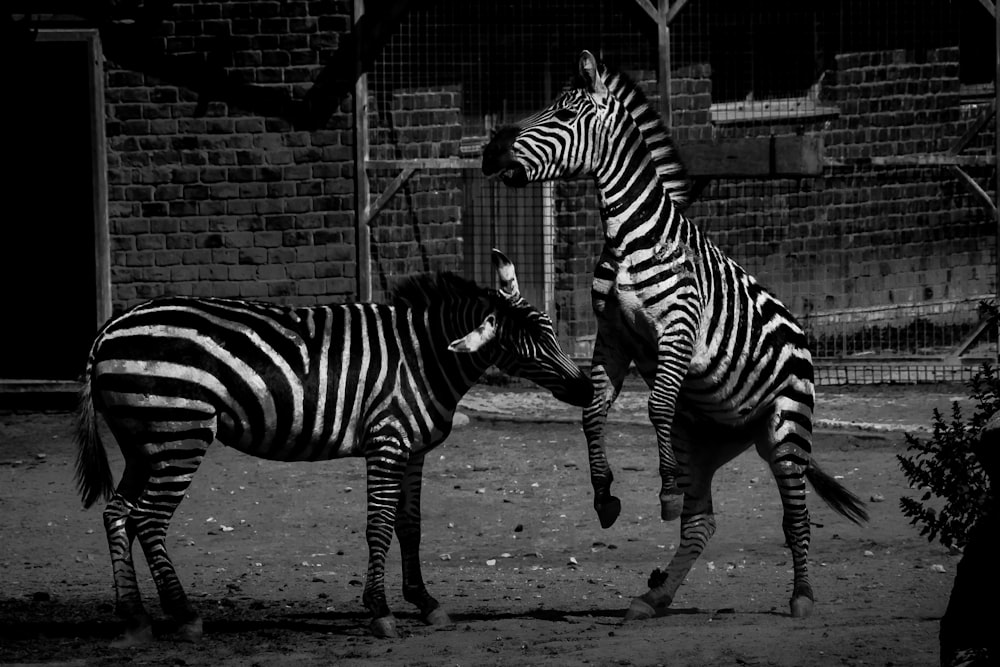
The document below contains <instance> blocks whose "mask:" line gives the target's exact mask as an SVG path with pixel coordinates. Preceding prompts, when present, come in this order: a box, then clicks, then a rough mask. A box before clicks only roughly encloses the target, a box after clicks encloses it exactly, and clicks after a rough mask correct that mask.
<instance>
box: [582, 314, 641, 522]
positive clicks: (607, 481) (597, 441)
mask: <svg viewBox="0 0 1000 667" xmlns="http://www.w3.org/2000/svg"><path fill="white" fill-rule="evenodd" d="M630 362H631V359H629V358H627V357H626V356H625V355H624V354H623V353H622V352H621V351H620V349H616V347H615V346H614V345H613V344H612V343H611V342H609V337H608V333H607V331H606V330H605V327H603V326H601V325H600V322H599V326H598V332H597V340H596V342H595V344H594V356H593V362H592V364H591V371H590V374H591V381H592V382H593V384H594V397H593V399H592V400H591V403H590V405H589V406H587V407H586V408H584V409H583V432H584V435H585V436H586V438H587V456H588V459H589V462H590V483H591V485H592V486H593V487H594V509H595V510H596V511H597V517H598V519H599V520H600V522H601V527H602V528H610V527H611V526H612V525H613V524H614V522H615V521H616V520H617V519H618V515H619V514H620V513H621V509H622V505H621V501H620V500H618V498H616V497H615V496H613V495H611V482H613V481H614V475H613V474H612V472H611V466H609V465H608V458H607V454H606V452H605V449H604V429H605V427H606V426H607V422H608V410H609V409H610V408H611V405H612V404H613V403H614V402H615V399H616V398H618V394H619V392H620V391H621V388H622V383H623V382H624V381H625V374H626V372H627V371H628V365H629V363H630Z"/></svg>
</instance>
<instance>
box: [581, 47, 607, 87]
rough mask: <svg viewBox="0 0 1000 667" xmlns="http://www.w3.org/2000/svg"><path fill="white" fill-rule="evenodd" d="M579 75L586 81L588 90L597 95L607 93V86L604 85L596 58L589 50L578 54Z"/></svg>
mask: <svg viewBox="0 0 1000 667" xmlns="http://www.w3.org/2000/svg"><path fill="white" fill-rule="evenodd" d="M580 76H581V77H583V79H584V81H586V82H587V84H588V88H589V89H590V92H592V93H594V94H597V95H605V94H607V92H608V87H607V86H605V85H604V79H603V78H602V77H601V69H600V66H599V65H598V64H597V58H595V57H594V54H593V53H591V52H590V51H584V52H583V53H581V54H580Z"/></svg>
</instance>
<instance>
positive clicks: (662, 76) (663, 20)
mask: <svg viewBox="0 0 1000 667" xmlns="http://www.w3.org/2000/svg"><path fill="white" fill-rule="evenodd" d="M659 2H660V7H659V14H658V16H657V20H656V34H657V49H658V53H659V58H657V61H656V63H657V72H656V80H657V88H658V91H659V94H660V117H661V118H663V123H664V124H665V125H666V126H667V129H668V130H669V129H670V128H671V127H673V124H672V120H673V118H672V116H673V114H672V105H671V99H670V97H671V94H672V92H671V83H672V81H671V79H672V78H673V75H672V74H671V66H670V24H669V23H668V22H667V15H668V14H669V13H670V0H659Z"/></svg>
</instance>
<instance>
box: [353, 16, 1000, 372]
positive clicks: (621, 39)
mask: <svg viewBox="0 0 1000 667" xmlns="http://www.w3.org/2000/svg"><path fill="white" fill-rule="evenodd" d="M672 4H674V5H679V4H680V5H683V6H682V7H681V9H679V11H677V13H676V16H675V17H674V19H673V21H672V23H671V24H670V32H669V55H670V76H671V86H670V90H671V100H670V108H671V114H670V117H669V119H668V121H669V123H670V126H671V130H672V133H673V135H674V137H675V140H676V141H677V142H678V144H679V147H680V152H681V156H682V158H685V159H686V156H695V155H696V151H697V148H698V146H699V145H703V144H705V143H714V144H719V143H720V142H727V141H728V142H735V143H734V145H739V146H746V147H748V148H747V150H749V151H750V154H752V155H756V156H760V155H763V158H760V159H763V160H764V161H765V162H766V161H767V160H768V159H770V160H771V167H772V171H774V169H773V167H774V164H775V157H774V156H775V145H776V141H780V140H783V139H784V138H786V137H793V138H794V137H799V138H802V137H807V138H816V144H815V145H818V146H819V147H820V150H819V154H820V157H821V160H822V169H821V173H771V174H765V175H764V176H759V175H758V176H755V177H750V176H732V175H729V174H725V173H711V172H709V173H701V174H695V184H696V190H697V192H698V193H699V194H698V198H697V200H696V201H695V203H694V204H693V205H692V206H691V208H690V209H689V211H688V213H689V215H690V217H691V218H692V219H693V220H694V221H695V222H696V224H698V225H699V226H700V227H701V228H702V229H703V230H704V231H705V232H706V233H707V234H708V235H709V236H710V237H711V238H712V239H713V240H714V241H715V242H716V243H718V244H719V245H720V247H722V248H723V249H724V250H726V251H727V252H728V253H729V254H730V255H731V256H733V257H734V258H735V259H736V260H737V261H739V262H740V263H741V264H742V265H743V266H744V267H746V268H747V269H748V270H749V271H750V272H751V273H752V274H754V275H755V276H756V277H757V278H758V279H759V280H760V281H761V282H763V283H764V284H765V285H767V286H768V287H769V288H770V289H771V290H772V291H774V292H775V293H776V294H777V295H778V296H779V297H780V298H781V299H782V300H783V301H784V302H785V303H786V304H787V305H788V306H789V307H790V308H791V309H792V311H793V313H794V314H795V315H796V316H797V317H798V318H799V319H800V322H801V323H802V324H803V325H804V327H805V328H806V330H807V332H808V334H809V336H810V341H811V343H812V351H813V353H814V357H815V358H816V360H817V364H818V367H819V379H820V381H821V382H885V381H904V382H912V381H924V380H943V379H961V378H965V377H968V376H969V375H971V373H972V372H974V371H975V369H976V366H977V363H978V361H979V360H982V359H984V358H986V359H989V358H992V359H995V358H996V356H997V332H996V327H995V326H987V325H985V324H984V319H983V316H982V315H981V313H980V308H979V306H980V303H981V302H982V301H983V300H989V299H995V297H996V294H997V269H996V266H997V224H996V222H995V221H994V219H993V218H992V212H991V211H990V210H989V208H988V206H987V204H986V203H984V201H983V200H982V198H977V197H976V195H975V192H974V187H970V186H969V182H971V183H973V184H975V186H978V188H980V189H981V190H982V191H983V192H984V193H986V194H987V195H988V196H990V197H992V198H993V201H996V191H995V190H996V167H995V162H994V147H995V145H996V118H995V114H994V115H993V117H992V118H991V119H989V120H987V121H985V122H981V119H985V118H988V117H989V114H990V110H991V109H992V108H993V107H992V105H993V100H994V95H995V93H994V82H993V79H994V76H995V67H994V66H993V63H994V62H995V48H996V47H995V32H994V24H993V23H992V22H991V21H990V20H988V19H989V18H990V17H989V15H988V14H987V13H986V11H985V10H984V8H983V6H982V5H981V4H980V3H979V2H977V1H976V0H965V1H958V2H955V1H951V2H949V1H948V0H919V1H917V2H912V1H908V0H877V1H864V2H862V1H861V0H842V1H840V2H819V1H801V0H796V1H792V0H781V1H777V2H774V1H772V2H762V1H746V0H744V1H741V2H734V1H732V0H691V1H690V2H687V3H686V4H684V3H672ZM650 7H651V6H650V5H649V4H648V3H641V2H638V1H633V2H622V1H614V0H602V1H599V2H585V1H583V0H554V1H550V2H543V1H542V0H534V1H532V0H526V1H523V2H501V3H493V2H479V1H475V0H473V1H469V0H466V1H464V2H458V1H455V0H440V1H437V2H433V3H421V4H418V5H415V6H414V8H413V9H412V10H411V11H410V12H409V13H408V15H407V16H406V17H405V18H404V19H403V21H402V24H401V26H400V27H399V29H398V31H397V32H396V34H394V35H393V37H392V38H391V39H390V40H389V42H388V44H387V45H386V47H385V48H384V49H383V51H382V53H381V55H380V56H379V58H378V59H377V62H376V64H375V67H374V70H373V71H372V73H371V75H370V77H369V93H370V127H371V136H370V142H371V146H372V157H373V159H374V160H375V163H374V164H375V168H374V169H373V170H372V172H371V175H372V193H373V198H377V197H378V196H379V194H380V193H383V192H386V191H387V190H389V189H392V188H394V187H398V191H397V192H396V194H395V196H394V197H392V198H389V199H388V200H387V201H386V202H383V204H384V207H383V208H382V209H381V210H380V212H379V213H378V215H377V217H376V218H375V219H374V220H373V223H372V238H373V253H372V254H373V262H374V264H375V268H374V270H373V275H374V276H375V279H374V283H375V294H376V296H377V297H378V296H382V295H384V294H385V293H386V291H387V290H388V289H390V288H391V285H392V284H393V282H394V281H395V280H396V279H398V278H400V277H403V276H405V275H407V274H408V273H412V272H413V271H417V270H433V269H449V270H456V271H459V272H462V273H464V274H465V275H467V276H468V277H471V278H474V279H476V280H477V281H480V282H489V281H490V280H491V276H492V273H491V270H490V266H489V249H490V248H492V247H499V248H500V249H502V250H504V251H505V252H506V253H508V255H510V256H511V258H512V259H513V260H514V262H515V264H516V265H517V267H518V271H519V278H520V283H521V285H522V290H523V291H524V292H525V294H526V296H528V298H529V299H530V300H532V301H533V302H534V303H536V304H537V305H539V306H541V307H544V308H545V309H546V310H548V311H549V312H550V313H551V314H552V315H553V318H554V320H555V321H556V325H557V330H558V332H559V334H560V337H561V340H562V342H563V344H564V346H565V347H566V348H567V349H569V350H570V351H571V352H573V353H574V354H576V355H577V356H579V357H580V358H581V359H586V358H587V357H589V352H590V347H591V346H592V343H593V335H594V332H595V330H596V322H595V320H594V317H593V315H592V313H591V310H590V308H591V306H590V295H589V287H590V278H591V274H592V270H593V265H594V261H595V259H596V257H597V256H598V254H599V252H600V249H601V246H602V243H603V237H602V232H601V222H600V217H599V213H598V204H597V200H596V194H595V192H594V189H593V186H592V185H591V184H589V183H587V182H584V181H579V182H577V181H566V182H558V183H553V184H544V185H536V186H532V187H528V188H525V189H521V190H512V189H508V188H505V187H504V186H502V185H499V184H498V183H495V182H491V181H488V180H486V179H484V178H483V177H482V175H481V171H480V170H479V161H480V159H481V157H480V156H481V150H482V146H483V145H484V144H485V143H486V142H487V141H488V139H489V136H490V133H491V132H492V131H493V130H494V129H496V128H497V127H499V126H502V125H504V124H507V123H511V122H516V121H517V120H518V119H520V118H522V117H524V116H526V115H528V114H531V113H533V112H535V111H537V110H539V109H541V108H542V107H543V106H545V105H546V104H548V103H549V102H550V101H551V100H552V99H553V98H554V97H555V96H556V95H557V94H558V93H559V91H560V90H562V88H563V87H564V86H565V85H566V84H567V83H568V81H569V80H570V78H571V77H572V75H573V74H574V72H575V68H576V62H577V56H578V54H579V52H580V51H581V50H582V49H589V50H591V51H593V52H595V53H597V54H599V55H600V56H601V57H602V58H603V59H604V61H605V62H607V63H608V64H609V65H610V66H611V67H614V68H617V69H621V70H623V71H626V72H628V73H629V74H630V75H631V76H632V78H633V79H635V80H637V81H639V82H640V83H641V86H642V87H643V88H644V90H646V92H647V94H648V95H649V96H651V97H652V98H653V100H652V101H653V102H654V103H658V100H657V99H656V94H657V91H658V86H657V72H658V71H659V65H660V63H659V58H660V51H659V44H660V40H661V36H660V34H659V30H660V27H659V25H658V24H657V22H656V21H655V20H654V18H655V17H654V16H653V15H652V14H651V12H650V11H647V10H648V9H650ZM973 129H975V130H976V131H975V132H973V131H972V130H973ZM741 142H742V143H741ZM796 145H798V144H796ZM759 148H761V149H762V152H761V151H758V149H759ZM957 149H960V150H957ZM754 151H757V152H754ZM959 153H960V154H961V155H962V156H964V157H965V158H968V159H965V161H963V162H957V161H955V160H952V161H951V162H947V161H943V160H941V159H940V157H941V156H947V155H951V156H952V157H954V156H955V155H958V154H959ZM956 166H958V167H960V168H961V169H962V170H963V172H962V174H959V173H957V172H956ZM963 175H964V177H963Z"/></svg>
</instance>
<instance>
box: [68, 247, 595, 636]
mask: <svg viewBox="0 0 1000 667" xmlns="http://www.w3.org/2000/svg"><path fill="white" fill-rule="evenodd" d="M494 260H495V263H496V265H497V270H498V274H499V277H500V284H501V288H500V289H499V290H494V289H485V288H481V287H478V286H476V285H475V284H474V283H471V282H469V281H466V280H463V279H462V278H459V277H457V276H454V275H451V274H437V275H430V274H428V275H422V276H419V277H416V278H414V279H411V280H409V281H408V282H406V283H405V284H403V285H402V286H401V287H400V288H398V289H397V290H396V292H395V295H394V296H395V298H394V302H393V303H392V304H391V305H380V304H347V305H337V306H320V307H311V308H285V307H280V306H275V305H269V304H262V303H251V302H246V301H236V300H228V299H198V298H180V297H178V298H164V299H158V300H155V301H150V302H147V303H144V304H142V305H139V306H137V307H135V308H133V309H131V310H129V311H128V312H126V313H125V314H123V315H121V316H119V317H117V318H115V319H113V320H112V321H110V322H109V323H108V324H107V325H105V327H104V328H103V329H102V331H101V332H100V333H99V334H98V336H97V339H96V340H95V342H94V345H93V347H92V349H91V353H90V358H89V360H88V362H87V369H86V375H85V378H84V386H83V390H82V401H81V407H80V412H79V429H78V442H79V454H78V461H77V481H78V485H79V488H80V492H81V495H82V497H83V501H84V504H85V506H90V505H92V504H93V503H94V502H96V501H97V500H98V499H100V498H102V497H103V498H106V499H109V503H108V505H107V507H106V509H105V510H104V520H105V526H106V528H107V533H108V541H109V545H110V549H111V558H112V565H113V569H114V578H115V588H116V594H117V612H118V614H119V615H120V616H121V617H122V618H123V620H125V622H126V627H127V629H126V634H125V636H124V637H123V639H122V641H123V642H124V643H134V642H142V641H145V640H148V639H149V638H150V637H151V630H150V622H149V616H148V614H147V613H146V611H145V610H144V608H143V605H142V602H141V600H140V597H139V590H138V586H137V584H136V578H135V568H134V564H133V562H132V553H131V544H132V541H133V539H134V538H138V540H139V543H140V544H141V546H142V549H143V552H144V554H145V556H146V560H147V562H148V564H149V567H150V570H151V572H152V574H153V579H154V581H155V583H156V587H157V590H158V592H159V595H160V599H161V602H162V604H163V606H164V609H165V611H167V613H168V614H169V615H170V616H171V617H173V619H174V620H175V621H176V622H177V623H178V624H179V631H180V633H181V635H182V636H184V637H186V638H197V637H198V636H200V634H201V621H200V620H199V618H198V615H197V613H196V611H195V610H194V608H193V607H192V606H191V604H190V603H189V602H188V600H187V598H186V596H185V594H184V590H183V588H182V586H181V584H180V581H179V580H178V578H177V574H176V572H175V570H174V567H173V564H172V563H171V561H170V558H169V557H168V556H167V553H166V550H165V546H164V541H165V537H166V532H167V527H168V524H169V521H170V518H171V516H172V515H173V513H174V511H175V509H176V508H177V506H178V504H179V503H180V502H181V500H182V498H183V497H184V494H185V492H186V490H187V488H188V485H189V484H190V483H191V479H192V477H193V475H194V473H195V471H196V470H197V469H198V465H199V464H200V463H201V461H202V459H203V457H204V456H205V454H206V451H207V449H208V447H209V445H210V444H211V443H212V441H213V440H218V441H219V442H221V443H222V444H224V445H227V446H229V447H233V448H235V449H238V450H240V451H242V452H245V453H247V454H251V455H253V456H258V457H263V458H267V459H273V460H280V461H324V460H327V459H333V458H340V457H346V456H361V457H364V458H365V460H366V465H367V476H368V528H367V540H368V548H369V564H368V573H367V581H366V583H365V589H364V593H363V601H364V603H365V606H366V607H367V608H368V610H369V611H370V612H371V614H372V616H373V619H374V621H373V629H374V631H375V632H376V633H377V634H380V635H395V634H396V631H395V626H394V621H393V617H392V614H391V612H390V610H389V607H388V605H387V604H386V599H385V592H384V587H383V578H384V565H385V558H386V552H387V550H388V548H389V545H390V542H391V540H392V534H393V531H394V530H395V532H396V534H397V536H398V537H399V540H400V545H401V550H402V554H403V581H404V583H403V591H404V596H405V598H406V599H407V600H408V601H410V602H412V603H414V604H416V605H417V607H418V608H419V609H420V611H421V613H422V614H423V616H424V618H425V619H427V620H428V622H432V623H442V622H446V621H447V619H448V617H447V614H445V613H444V612H443V611H441V610H440V608H439V606H438V603H437V601H436V600H435V599H434V598H433V597H431V596H430V594H429V593H428V592H427V591H426V589H425V588H424V585H423V580H422V577H421V572H420V560H419V553H418V546H419V542H420V480H421V467H422V465H423V459H424V455H425V454H426V452H427V451H428V450H429V449H430V448H432V447H434V446H436V445H438V444H440V443H441V442H442V441H443V440H444V439H445V438H446V437H447V435H448V433H449V431H450V430H451V425H452V418H453V417H454V414H455V409H456V407H457V405H458V402H459V400H460V399H461V398H462V396H463V395H464V394H465V393H466V392H467V391H468V389H469V388H470V387H471V386H472V385H473V384H474V383H475V382H476V381H477V380H478V379H479V377H480V376H481V375H482V373H483V372H484V371H485V370H486V369H487V368H488V367H489V366H491V365H496V366H497V367H498V368H500V369H501V370H503V371H506V372H508V373H511V374H514V375H518V376H521V377H525V378H528V379H530V380H532V381H534V382H536V383H538V384H540V385H541V386H543V387H545V388H547V389H549V390H551V391H552V392H553V394H554V395H555V396H556V397H557V398H560V399H562V400H565V401H568V402H571V403H574V404H576V405H581V406H582V405H586V404H587V403H589V402H590V401H591V397H592V385H591V383H590V380H589V379H588V378H587V377H586V376H585V375H584V374H583V373H581V371H580V370H579V368H578V367H577V366H576V365H575V364H574V363H573V362H572V361H571V360H570V359H569V358H568V357H567V356H566V355H565V354H563V352H562V350H561V349H560V348H559V345H558V343H557V342H556V338H555V333H554V330H553V327H552V322H551V320H550V319H549V317H548V316H547V315H546V314H544V313H542V312H540V311H538V310H536V309H535V308H534V307H532V306H531V305H530V304H529V303H527V302H526V301H525V300H524V299H523V298H521V296H520V293H519V290H518V287H517V279H516V275H515V273H514V267H513V265H512V264H511V263H510V262H509V261H508V260H507V259H506V258H505V257H504V256H503V255H502V254H501V253H499V252H498V251H494ZM97 412H100V413H101V414H103V416H104V417H105V419H106V421H107V423H108V426H109V428H110V430H111V432H112V433H113V435H114V437H115V439H116V440H117V442H118V444H119V447H120V448H121V450H122V453H123V455H124V458H125V471H124V473H123V475H122V478H121V480H120V482H119V483H118V485H117V487H114V486H113V480H112V475H111V470H110V466H109V465H108V460H107V455H106V453H105V451H104V448H103V446H102V445H101V442H100V439H99V437H98V432H97V427H96V416H95V415H96V413H97Z"/></svg>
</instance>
